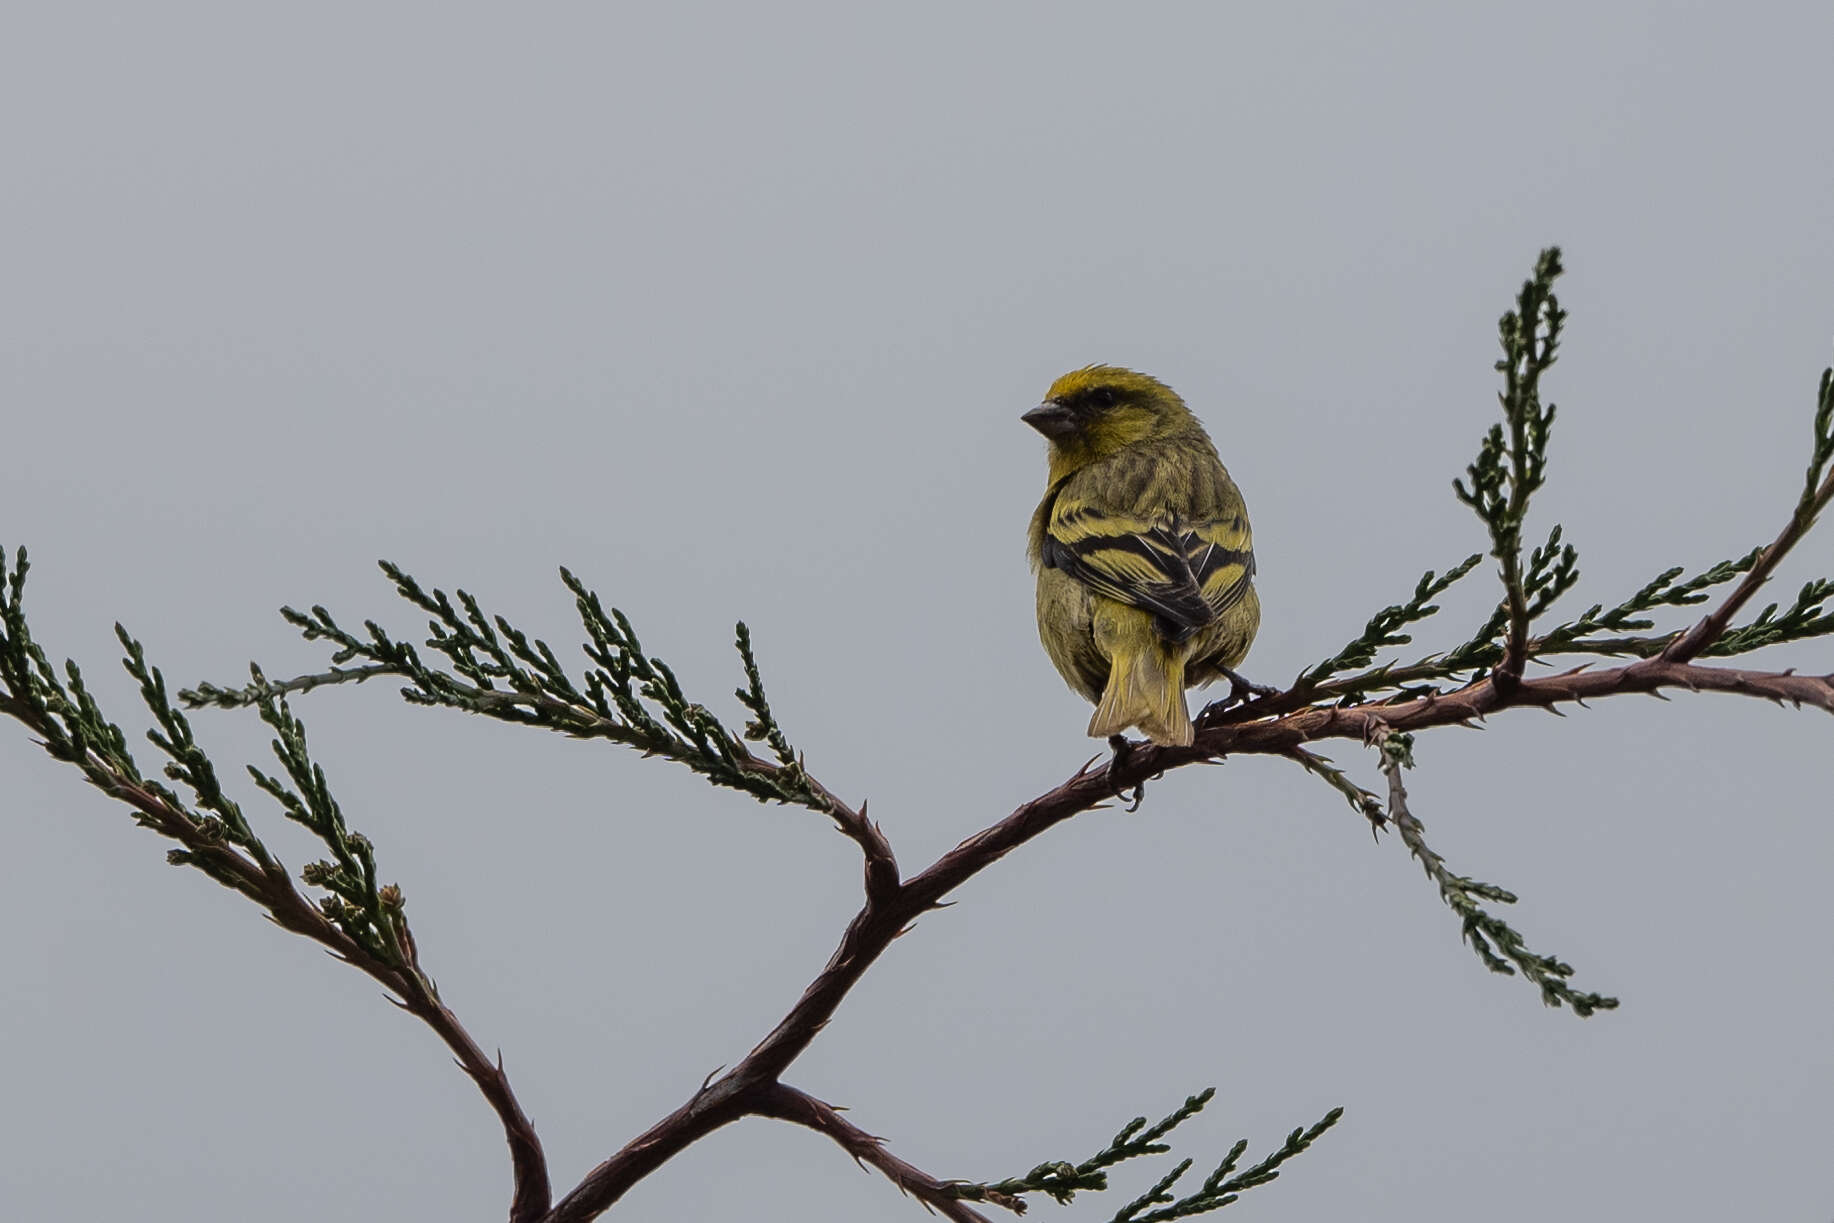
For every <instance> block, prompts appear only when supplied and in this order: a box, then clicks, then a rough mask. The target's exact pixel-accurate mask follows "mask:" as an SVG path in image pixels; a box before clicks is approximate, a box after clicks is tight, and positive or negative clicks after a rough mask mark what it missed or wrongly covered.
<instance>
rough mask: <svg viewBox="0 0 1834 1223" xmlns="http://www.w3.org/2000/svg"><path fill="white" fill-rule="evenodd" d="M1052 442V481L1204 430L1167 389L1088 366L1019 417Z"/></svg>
mask: <svg viewBox="0 0 1834 1223" xmlns="http://www.w3.org/2000/svg"><path fill="white" fill-rule="evenodd" d="M1020 419H1021V420H1023V421H1024V422H1025V423H1026V424H1028V425H1030V426H1031V427H1032V428H1034V429H1036V430H1038V432H1040V433H1042V434H1044V436H1045V437H1047V438H1049V439H1050V442H1051V470H1052V473H1053V477H1052V478H1053V479H1055V478H1057V474H1058V473H1059V469H1060V468H1061V469H1062V470H1065V471H1073V470H1075V469H1076V468H1078V467H1081V466H1083V465H1084V464H1086V463H1093V462H1096V461H1098V460H1100V459H1104V458H1107V457H1108V456H1109V455H1112V454H1115V453H1116V452H1118V451H1120V450H1123V449H1125V448H1126V447H1128V446H1131V445H1133V444H1135V443H1136V442H1148V441H1158V440H1161V439H1164V438H1171V437H1179V436H1183V435H1187V434H1190V433H1192V432H1196V433H1198V434H1200V435H1201V434H1202V432H1203V429H1202V426H1200V425H1199V424H1198V423H1197V418H1196V417H1194V416H1192V415H1191V410H1190V409H1189V408H1187V407H1185V406H1184V400H1182V399H1180V398H1179V397H1178V392H1176V391H1174V390H1173V389H1172V388H1171V387H1169V386H1167V385H1165V383H1163V382H1161V381H1159V380H1158V379H1157V378H1154V377H1152V376H1151V375H1149V374H1140V373H1135V372H1134V371H1133V370H1131V369H1122V368H1121V367H1120V366H1118V365H1086V366H1084V367H1083V368H1082V369H1078V370H1071V371H1070V372H1069V373H1067V374H1065V375H1064V376H1063V377H1061V378H1059V379H1058V380H1057V381H1055V382H1053V383H1052V384H1051V389H1050V390H1049V391H1047V392H1045V396H1044V402H1043V403H1041V404H1039V405H1038V406H1037V407H1035V408H1033V409H1032V410H1031V411H1029V412H1027V413H1026V414H1025V415H1024V416H1022V417H1020Z"/></svg>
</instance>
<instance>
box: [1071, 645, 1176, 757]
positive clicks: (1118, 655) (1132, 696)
mask: <svg viewBox="0 0 1834 1223" xmlns="http://www.w3.org/2000/svg"><path fill="white" fill-rule="evenodd" d="M1132 726H1137V727H1139V728H1140V730H1141V731H1143V732H1144V733H1145V735H1146V737H1147V738H1149V739H1151V740H1152V741H1153V742H1154V743H1159V744H1164V745H1167V746H1172V747H1189V746H1190V745H1191V741H1192V739H1193V738H1195V735H1194V734H1193V732H1192V730H1191V711H1190V710H1189V709H1187V708H1186V707H1185V703H1184V659H1183V658H1182V657H1179V656H1177V655H1174V654H1168V653H1166V652H1165V651H1164V650H1160V649H1155V648H1154V647H1153V645H1151V644H1148V645H1146V646H1144V648H1135V649H1117V650H1116V651H1115V652H1114V653H1113V655H1111V656H1110V658H1109V670H1108V686H1107V687H1106V688H1104V689H1103V690H1102V699H1101V701H1100V702H1099V703H1098V704H1097V705H1096V707H1095V716H1094V717H1092V718H1090V719H1089V734H1090V735H1091V736H1093V737H1095V738H1097V739H1106V738H1108V737H1109V736H1111V735H1118V734H1122V733H1124V732H1125V731H1126V730H1127V729H1128V728H1129V727H1132Z"/></svg>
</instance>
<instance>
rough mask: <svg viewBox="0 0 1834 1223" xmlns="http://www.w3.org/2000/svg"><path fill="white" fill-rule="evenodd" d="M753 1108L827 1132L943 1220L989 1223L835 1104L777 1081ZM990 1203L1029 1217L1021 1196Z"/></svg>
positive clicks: (765, 1089) (760, 1113) (764, 1114)
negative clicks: (848, 1117)
mask: <svg viewBox="0 0 1834 1223" xmlns="http://www.w3.org/2000/svg"><path fill="white" fill-rule="evenodd" d="M752 1107H753V1110H754V1112H755V1113H756V1114H757V1115H758V1116H761V1117H776V1118H778V1119H779V1120H782V1121H790V1122H794V1123H795V1124H797V1125H801V1126H807V1127H808V1128H809V1129H812V1130H814V1131H815V1132H817V1133H819V1134H826V1135H827V1136H828V1137H830V1138H832V1139H833V1140H834V1141H835V1142H837V1143H839V1144H840V1147H841V1149H842V1150H844V1151H846V1152H847V1153H848V1154H849V1155H851V1156H853V1157H854V1159H856V1160H857V1161H859V1162H860V1163H862V1164H866V1165H869V1166H870V1167H874V1168H877V1169H878V1170H879V1171H880V1172H882V1173H884V1174H885V1178H886V1179H887V1180H889V1181H891V1183H892V1184H894V1185H896V1186H898V1188H899V1189H901V1190H902V1191H904V1192H905V1193H908V1194H910V1195H911V1196H912V1197H914V1198H916V1199H917V1200H918V1201H920V1202H922V1203H923V1204H924V1205H925V1206H927V1207H929V1208H930V1209H931V1210H934V1211H936V1212H937V1213H938V1214H940V1215H942V1216H943V1217H944V1218H945V1219H953V1220H955V1223H990V1220H989V1219H988V1217H987V1216H986V1215H984V1214H982V1213H981V1212H980V1211H978V1210H975V1209H974V1208H973V1207H971V1206H969V1205H968V1203H966V1202H964V1201H963V1200H962V1199H961V1198H960V1197H958V1196H956V1195H955V1194H953V1193H951V1192H950V1191H949V1186H948V1183H947V1182H945V1181H941V1180H938V1179H937V1178H936V1177H934V1176H931V1175H930V1174H929V1173H927V1172H925V1171H923V1170H922V1169H921V1168H917V1167H915V1166H913V1165H911V1164H909V1163H906V1162H905V1161H904V1160H902V1159H899V1158H898V1157H897V1156H896V1155H893V1154H892V1153H891V1152H890V1151H888V1150H886V1149H885V1140H884V1139H882V1138H879V1137H877V1136H875V1135H872V1134H868V1133H867V1132H866V1131H865V1130H863V1129H861V1128H860V1127H859V1126H857V1125H855V1124H853V1122H851V1121H849V1120H847V1118H845V1117H843V1116H841V1114H840V1112H839V1110H837V1109H836V1108H835V1107H834V1106H833V1105H832V1104H826V1103H823V1102H822V1101H820V1100H817V1099H816V1098H815V1097H814V1096H811V1095H809V1094H808V1093H807V1092H803V1091H798V1090H797V1089H796V1088H794V1087H791V1086H790V1085H788V1084H787V1083H776V1082H773V1083H768V1084H765V1085H764V1086H763V1087H762V1088H761V1089H760V1090H759V1091H758V1093H757V1096H756V1099H755V1101H754V1102H753V1105H752ZM988 1200H989V1201H991V1202H992V1203H993V1204H994V1205H996V1206H1003V1207H1005V1208H1006V1209H1008V1210H1011V1211H1012V1212H1013V1213H1015V1214H1024V1213H1025V1203H1024V1202H1023V1201H1021V1200H1019V1199H1018V1198H1012V1197H1005V1196H1003V1195H1001V1196H996V1197H992V1198H989V1199H988Z"/></svg>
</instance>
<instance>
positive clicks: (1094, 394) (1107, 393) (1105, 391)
mask: <svg viewBox="0 0 1834 1223" xmlns="http://www.w3.org/2000/svg"><path fill="white" fill-rule="evenodd" d="M1089 402H1090V403H1092V404H1094V405H1095V406H1096V407H1098V408H1112V407H1113V406H1114V388H1113V387H1111V386H1098V387H1096V388H1095V389H1094V390H1093V391H1090V392H1089Z"/></svg>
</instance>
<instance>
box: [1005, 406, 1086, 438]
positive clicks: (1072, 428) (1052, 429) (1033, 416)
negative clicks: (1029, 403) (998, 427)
mask: <svg viewBox="0 0 1834 1223" xmlns="http://www.w3.org/2000/svg"><path fill="white" fill-rule="evenodd" d="M1019 419H1020V420H1022V421H1024V422H1025V423H1026V424H1028V425H1030V426H1031V427H1032V428H1034V429H1036V430H1038V432H1040V433H1042V434H1044V435H1045V436H1046V437H1048V438H1050V439H1051V440H1052V441H1057V440H1059V439H1060V438H1065V437H1068V436H1069V435H1070V434H1072V433H1074V432H1076V413H1074V412H1072V411H1071V410H1070V409H1069V408H1066V407H1064V406H1063V405H1062V404H1061V403H1058V402H1057V401H1056V400H1055V399H1047V400H1045V401H1044V402H1043V403H1041V404H1039V405H1038V406H1037V407H1035V408H1033V409H1032V410H1031V411H1029V412H1027V413H1026V414H1025V415H1023V416H1021V417H1020V418H1019Z"/></svg>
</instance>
